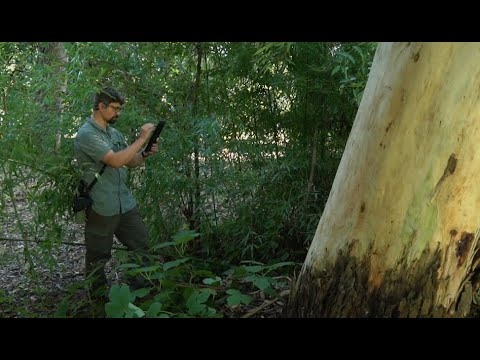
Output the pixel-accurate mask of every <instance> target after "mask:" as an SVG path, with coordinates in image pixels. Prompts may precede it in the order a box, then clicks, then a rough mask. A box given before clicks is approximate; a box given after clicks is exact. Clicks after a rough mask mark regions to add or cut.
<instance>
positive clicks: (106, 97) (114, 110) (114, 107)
mask: <svg viewBox="0 0 480 360" xmlns="http://www.w3.org/2000/svg"><path fill="white" fill-rule="evenodd" d="M124 103H125V98H124V97H123V96H122V95H120V94H119V93H118V91H117V90H115V89H113V88H110V87H106V88H104V89H102V90H100V91H99V92H97V93H96V94H95V99H94V103H93V110H97V111H100V112H101V114H102V116H103V118H104V119H105V121H106V122H107V123H109V124H114V123H115V121H117V119H118V116H119V115H120V111H121V110H122V105H123V104H124Z"/></svg>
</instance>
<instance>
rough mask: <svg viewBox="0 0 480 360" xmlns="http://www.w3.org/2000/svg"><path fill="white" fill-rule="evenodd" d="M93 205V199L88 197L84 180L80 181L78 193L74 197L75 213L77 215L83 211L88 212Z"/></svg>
mask: <svg viewBox="0 0 480 360" xmlns="http://www.w3.org/2000/svg"><path fill="white" fill-rule="evenodd" d="M92 204H93V200H92V198H91V197H90V196H89V195H88V188H87V185H86V184H85V182H84V181H83V180H81V181H80V184H79V185H78V187H77V192H76V193H75V196H74V197H73V204H72V205H73V206H72V208H73V212H74V213H77V212H79V211H82V210H86V209H88V208H89V207H91V206H92Z"/></svg>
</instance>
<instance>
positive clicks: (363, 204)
mask: <svg viewBox="0 0 480 360" xmlns="http://www.w3.org/2000/svg"><path fill="white" fill-rule="evenodd" d="M364 211H365V201H364V202H362V206H360V212H361V213H363V212H364Z"/></svg>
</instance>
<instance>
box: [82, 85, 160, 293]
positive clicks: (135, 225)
mask: <svg viewBox="0 0 480 360" xmlns="http://www.w3.org/2000/svg"><path fill="white" fill-rule="evenodd" d="M124 103H125V100H124V98H123V96H121V95H120V94H119V93H118V92H117V91H116V90H115V89H112V88H104V89H103V90H101V91H99V92H98V93H97V94H96V95H95V99H94V107H93V114H92V115H91V117H88V118H87V119H86V121H85V123H84V124H83V125H82V126H81V127H80V129H79V130H78V132H77V135H76V138H75V142H74V150H75V156H76V158H77V161H78V164H79V166H80V168H81V170H82V171H83V176H82V179H83V180H84V181H85V182H86V184H90V183H91V182H92V181H93V179H94V178H95V177H96V178H97V182H96V183H95V185H94V186H93V188H92V190H91V191H90V197H91V198H92V200H93V205H92V206H91V208H89V209H87V216H86V223H85V245H86V254H85V275H86V278H87V280H89V281H92V282H91V286H92V290H93V291H94V295H97V296H104V295H105V294H106V290H107V285H108V282H107V278H106V276H105V264H106V263H107V262H108V260H109V259H110V258H111V250H112V245H113V236H114V235H115V236H116V237H117V239H118V240H119V241H120V242H121V243H122V244H124V245H125V246H126V247H127V248H128V249H129V250H131V251H135V252H142V250H146V249H147V240H148V233H147V228H146V226H145V224H144V223H143V220H142V217H141V215H140V213H139V210H138V207H137V203H136V201H135V198H134V197H133V195H132V193H131V191H130V190H129V189H128V187H127V168H126V166H127V167H130V168H133V167H137V166H140V165H142V164H143V163H144V161H145V159H146V158H148V157H149V156H151V155H153V154H154V153H156V152H158V145H157V143H156V142H155V143H154V145H153V146H152V148H151V151H149V152H148V153H145V152H144V151H142V149H143V147H144V146H145V145H146V143H147V141H148V139H149V138H150V136H151V134H152V133H153V130H154V128H155V125H154V124H151V123H147V124H145V125H143V126H142V127H141V129H140V134H139V135H138V138H137V140H135V141H134V142H133V143H132V144H130V145H128V144H127V143H126V141H125V138H124V136H123V135H122V134H121V133H120V132H119V131H118V130H116V129H115V128H113V127H112V126H111V125H113V124H115V122H116V121H117V120H118V117H119V115H120V112H121V110H122V106H123V104H124ZM104 165H106V166H105V169H104V171H103V173H101V169H102V168H103V166H104ZM100 173H101V174H100ZM140 280H141V279H140V277H137V278H136V279H133V280H132V282H131V283H130V286H131V287H133V288H138V287H141V286H142V285H143V284H142V283H141V282H140Z"/></svg>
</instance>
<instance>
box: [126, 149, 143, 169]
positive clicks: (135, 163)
mask: <svg viewBox="0 0 480 360" xmlns="http://www.w3.org/2000/svg"><path fill="white" fill-rule="evenodd" d="M144 162H145V158H144V157H143V156H142V153H141V152H139V153H137V154H136V155H135V156H134V157H133V159H132V160H130V162H129V163H128V164H127V166H128V167H129V168H134V167H137V166H141V165H142V164H143V163H144Z"/></svg>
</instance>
